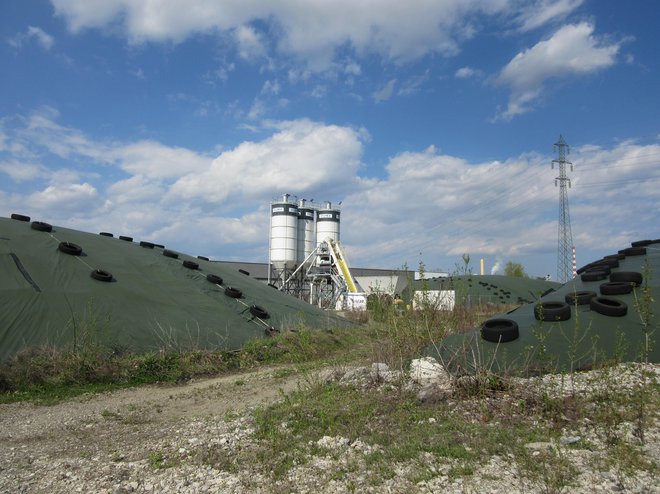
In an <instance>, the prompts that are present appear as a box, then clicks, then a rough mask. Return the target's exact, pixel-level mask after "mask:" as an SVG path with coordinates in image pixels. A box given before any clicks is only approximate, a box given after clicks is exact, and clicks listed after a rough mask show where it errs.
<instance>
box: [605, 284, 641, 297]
mask: <svg viewBox="0 0 660 494" xmlns="http://www.w3.org/2000/svg"><path fill="white" fill-rule="evenodd" d="M633 286H635V284H634V283H632V282H630V281H610V282H609V283H603V284H602V285H600V294H601V295H625V294H626V293H630V292H632V291H633Z"/></svg>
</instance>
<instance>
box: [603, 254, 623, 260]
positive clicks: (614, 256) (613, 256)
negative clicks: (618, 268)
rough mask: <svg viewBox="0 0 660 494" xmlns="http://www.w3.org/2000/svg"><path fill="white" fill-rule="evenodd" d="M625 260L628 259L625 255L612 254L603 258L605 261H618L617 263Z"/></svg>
mask: <svg viewBox="0 0 660 494" xmlns="http://www.w3.org/2000/svg"><path fill="white" fill-rule="evenodd" d="M625 258H626V256H625V255H623V254H611V255H609V256H605V257H603V259H616V260H617V261H621V260H623V259H625Z"/></svg>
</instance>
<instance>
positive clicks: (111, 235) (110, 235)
mask: <svg viewBox="0 0 660 494" xmlns="http://www.w3.org/2000/svg"><path fill="white" fill-rule="evenodd" d="M99 235H103V236H104V237H114V235H113V234H112V233H110V232H101V233H99Z"/></svg>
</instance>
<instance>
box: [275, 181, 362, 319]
mask: <svg viewBox="0 0 660 494" xmlns="http://www.w3.org/2000/svg"><path fill="white" fill-rule="evenodd" d="M339 232H340V210H339V208H338V207H336V206H333V205H332V203H331V202H324V203H323V205H322V206H317V205H315V204H313V201H312V200H310V201H307V200H305V199H300V200H294V199H292V198H291V196H290V195H289V194H284V195H283V196H282V197H281V199H278V200H276V201H273V202H272V203H271V206H270V249H269V283H270V284H271V285H273V286H275V287H277V288H278V289H280V290H282V291H285V292H288V293H290V294H292V295H294V296H296V297H298V298H302V299H305V300H308V301H309V302H310V303H313V304H315V305H319V306H321V307H324V308H362V306H363V305H366V302H365V299H364V294H363V293H362V290H361V289H360V287H359V285H358V284H357V282H356V281H355V280H354V279H353V277H352V275H351V273H350V268H349V266H348V262H347V260H346V257H345V255H344V253H343V250H342V247H341V243H340V241H339Z"/></svg>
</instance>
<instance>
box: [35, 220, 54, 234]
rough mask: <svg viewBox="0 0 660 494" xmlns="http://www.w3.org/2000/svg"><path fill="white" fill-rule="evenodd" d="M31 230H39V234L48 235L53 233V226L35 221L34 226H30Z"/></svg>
mask: <svg viewBox="0 0 660 494" xmlns="http://www.w3.org/2000/svg"><path fill="white" fill-rule="evenodd" d="M30 228H32V229H33V230H37V231H38V232H46V233H48V232H52V231H53V225H51V224H50V223H44V222H43V221H33V222H32V225H30Z"/></svg>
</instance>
